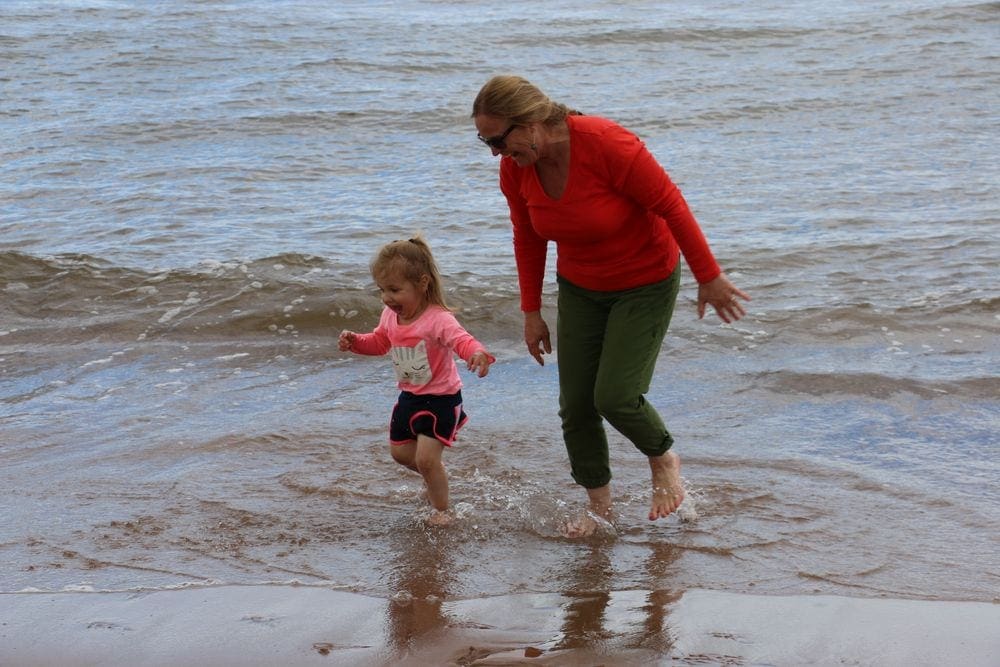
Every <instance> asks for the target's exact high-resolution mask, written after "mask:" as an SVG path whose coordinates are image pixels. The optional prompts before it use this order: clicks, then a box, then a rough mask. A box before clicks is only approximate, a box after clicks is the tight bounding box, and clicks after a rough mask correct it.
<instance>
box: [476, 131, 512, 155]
mask: <svg viewBox="0 0 1000 667" xmlns="http://www.w3.org/2000/svg"><path fill="white" fill-rule="evenodd" d="M515 127H517V125H511V126H510V127H508V128H507V130H506V131H505V132H504V133H503V134H498V135H497V136H495V137H484V136H483V135H481V134H476V137H477V138H478V139H479V140H480V141H481V142H483V143H484V144H486V145H487V146H489V147H490V148H495V149H497V150H498V151H502V150H504V149H505V148H507V141H506V139H507V135H508V134H510V133H511V131H512V130H513V129H514V128H515Z"/></svg>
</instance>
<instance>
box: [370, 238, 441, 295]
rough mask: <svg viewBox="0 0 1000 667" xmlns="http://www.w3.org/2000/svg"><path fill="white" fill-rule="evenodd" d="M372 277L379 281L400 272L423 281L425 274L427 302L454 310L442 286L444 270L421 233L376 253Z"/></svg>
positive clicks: (414, 281) (407, 277)
mask: <svg viewBox="0 0 1000 667" xmlns="http://www.w3.org/2000/svg"><path fill="white" fill-rule="evenodd" d="M371 272H372V278H374V279H375V282H378V281H379V279H380V278H384V277H386V276H389V275H394V274H396V273H397V272H398V273H399V275H401V276H402V277H403V278H405V279H406V280H408V281H410V282H411V283H419V282H420V280H421V279H422V278H423V277H424V276H427V277H428V281H427V292H426V295H427V301H428V303H433V304H436V305H438V306H441V307H442V308H445V309H447V310H450V309H449V308H448V304H447V303H445V300H444V289H443V288H442V286H441V273H440V272H439V271H438V267H437V262H435V261H434V255H432V254H431V247H430V246H429V245H427V241H425V240H424V238H423V237H422V236H420V235H419V234H418V235H417V236H414V237H413V238H412V239H407V240H405V241H393V242H391V243H386V244H385V245H384V246H382V247H381V248H379V251H378V252H377V253H375V257H373V258H372V262H371Z"/></svg>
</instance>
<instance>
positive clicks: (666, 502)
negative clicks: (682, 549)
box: [649, 451, 684, 521]
mask: <svg viewBox="0 0 1000 667" xmlns="http://www.w3.org/2000/svg"><path fill="white" fill-rule="evenodd" d="M649 469H650V471H651V472H652V473H653V503H652V505H651V506H650V508H649V520H650V521H656V520H657V519H664V518H666V517H668V516H670V514H672V513H673V512H674V510H676V509H677V508H678V507H680V505H681V502H683V500H684V483H683V482H681V457H679V456H677V454H676V453H674V452H672V451H667V453H666V454H664V455H663V456H650V457H649Z"/></svg>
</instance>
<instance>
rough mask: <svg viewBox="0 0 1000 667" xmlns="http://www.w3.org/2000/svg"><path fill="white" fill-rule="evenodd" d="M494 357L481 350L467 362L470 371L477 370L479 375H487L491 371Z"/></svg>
mask: <svg viewBox="0 0 1000 667" xmlns="http://www.w3.org/2000/svg"><path fill="white" fill-rule="evenodd" d="M493 361H494V359H493V358H492V357H490V355H489V354H487V353H486V352H483V351H482V350H480V351H479V352H476V353H475V354H473V355H472V356H471V357H469V361H468V363H467V364H466V365H467V366H468V367H469V370H470V371H475V373H476V375H478V376H479V377H486V374H487V373H489V372H490V364H492V363H493Z"/></svg>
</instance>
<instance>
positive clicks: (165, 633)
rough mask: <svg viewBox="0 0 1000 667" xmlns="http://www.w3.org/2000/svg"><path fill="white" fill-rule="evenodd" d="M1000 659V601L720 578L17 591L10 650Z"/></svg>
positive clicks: (163, 661)
mask: <svg viewBox="0 0 1000 667" xmlns="http://www.w3.org/2000/svg"><path fill="white" fill-rule="evenodd" d="M668 663H669V664H698V665H706V664H707V665H713V664H725V665H803V664H818V665H825V664H852V665H880V666H885V665H907V666H912V665H963V666H964V667H975V666H978V665H983V666H984V667H985V666H988V665H989V666H995V665H998V664H1000V605H998V604H990V603H983V602H951V601H918V600H898V599H860V598H846V597H835V596H826V595H817V596H761V595H745V594H734V593H724V592H717V591H709V590H688V591H684V592H665V591H652V592H651V591H620V592H611V593H600V592H595V593H593V594H589V595H577V596H574V597H572V598H570V597H567V596H564V595H561V594H556V593H524V594H515V595H506V596H500V597H490V598H481V599H470V600H453V601H451V600H450V601H439V600H434V599H429V600H427V599H421V600H407V599H402V600H399V599H397V600H384V599H378V598H373V597H367V596H364V595H359V594H355V593H350V592H345V591H341V590H332V589H329V588H322V587H308V586H293V585H290V586H281V585H271V586H215V587H191V588H181V589H175V590H161V591H155V592H115V593H102V592H66V593H13V594H4V595H2V600H0V664H3V665H19V666H29V665H53V664H60V665H194V664H200V665H242V666H248V665H510V664H537V665H634V664H668Z"/></svg>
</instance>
